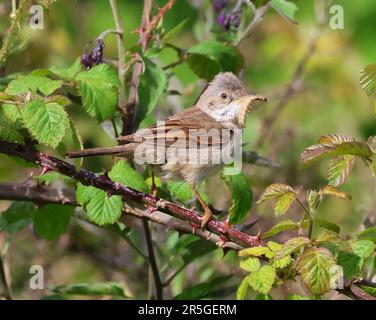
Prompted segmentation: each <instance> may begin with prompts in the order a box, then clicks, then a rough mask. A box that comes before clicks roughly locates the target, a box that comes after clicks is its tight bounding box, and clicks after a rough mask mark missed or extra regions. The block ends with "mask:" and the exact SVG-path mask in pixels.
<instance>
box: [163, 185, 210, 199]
mask: <svg viewBox="0 0 376 320" xmlns="http://www.w3.org/2000/svg"><path fill="white" fill-rule="evenodd" d="M167 189H168V191H169V192H170V194H171V195H172V196H173V197H174V198H176V199H177V200H179V201H180V202H183V203H187V202H188V201H189V200H191V199H192V198H193V197H194V196H195V194H194V193H193V191H192V189H191V187H190V186H189V184H188V183H187V182H185V181H171V180H169V181H167ZM198 192H199V194H200V196H201V198H202V199H203V200H204V201H205V202H207V200H208V197H207V195H206V194H205V193H204V184H201V185H200V186H199V188H198Z"/></svg>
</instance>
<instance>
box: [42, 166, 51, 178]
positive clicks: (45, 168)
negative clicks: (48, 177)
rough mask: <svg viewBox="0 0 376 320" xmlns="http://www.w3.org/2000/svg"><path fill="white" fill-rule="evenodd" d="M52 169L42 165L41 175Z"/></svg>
mask: <svg viewBox="0 0 376 320" xmlns="http://www.w3.org/2000/svg"><path fill="white" fill-rule="evenodd" d="M51 170H52V169H51V168H50V167H48V166H43V167H42V172H41V174H40V176H43V175H44V174H46V173H47V172H48V171H51Z"/></svg>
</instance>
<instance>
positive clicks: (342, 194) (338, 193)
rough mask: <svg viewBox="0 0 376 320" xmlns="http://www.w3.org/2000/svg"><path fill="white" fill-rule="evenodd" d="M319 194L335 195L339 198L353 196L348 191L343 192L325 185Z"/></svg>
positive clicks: (348, 198)
mask: <svg viewBox="0 0 376 320" xmlns="http://www.w3.org/2000/svg"><path fill="white" fill-rule="evenodd" d="M319 194H320V195H322V196H326V195H329V196H334V197H336V198H338V199H343V200H351V196H350V195H349V194H347V193H346V192H342V191H340V190H338V189H337V188H335V187H333V186H330V185H329V186H325V187H323V188H321V189H320V190H319Z"/></svg>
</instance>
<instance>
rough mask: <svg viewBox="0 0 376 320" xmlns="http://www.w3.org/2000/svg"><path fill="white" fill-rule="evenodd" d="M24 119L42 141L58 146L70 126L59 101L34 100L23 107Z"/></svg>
mask: <svg viewBox="0 0 376 320" xmlns="http://www.w3.org/2000/svg"><path fill="white" fill-rule="evenodd" d="M21 113H22V121H23V124H24V126H25V127H26V128H27V129H28V130H29V132H30V133H31V134H32V136H33V137H34V138H35V139H37V140H38V141H39V142H40V143H44V144H46V145H49V146H51V147H52V148H56V147H57V146H58V145H59V143H60V142H61V140H62V139H63V137H64V134H65V131H66V129H67V128H68V127H69V119H68V115H67V113H66V112H65V110H64V108H63V107H62V106H60V105H58V104H57V103H54V102H50V103H44V102H43V101H42V100H32V101H30V102H28V103H26V104H25V106H24V107H23V108H22V111H21Z"/></svg>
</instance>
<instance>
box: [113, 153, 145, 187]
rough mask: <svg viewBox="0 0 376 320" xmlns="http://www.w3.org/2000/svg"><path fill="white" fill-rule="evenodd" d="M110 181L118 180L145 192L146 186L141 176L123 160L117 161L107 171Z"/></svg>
mask: <svg viewBox="0 0 376 320" xmlns="http://www.w3.org/2000/svg"><path fill="white" fill-rule="evenodd" d="M108 176H109V178H110V179H111V180H112V181H116V182H120V183H122V184H124V185H126V186H128V187H130V188H133V189H136V190H139V191H144V192H147V191H148V188H147V185H146V182H145V180H144V178H143V176H142V175H141V174H140V173H138V172H137V171H136V170H135V169H133V168H132V167H131V166H130V164H129V163H128V162H126V161H124V160H121V161H118V162H117V163H116V164H115V165H114V166H113V167H112V169H111V170H110V172H109V173H108Z"/></svg>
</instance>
